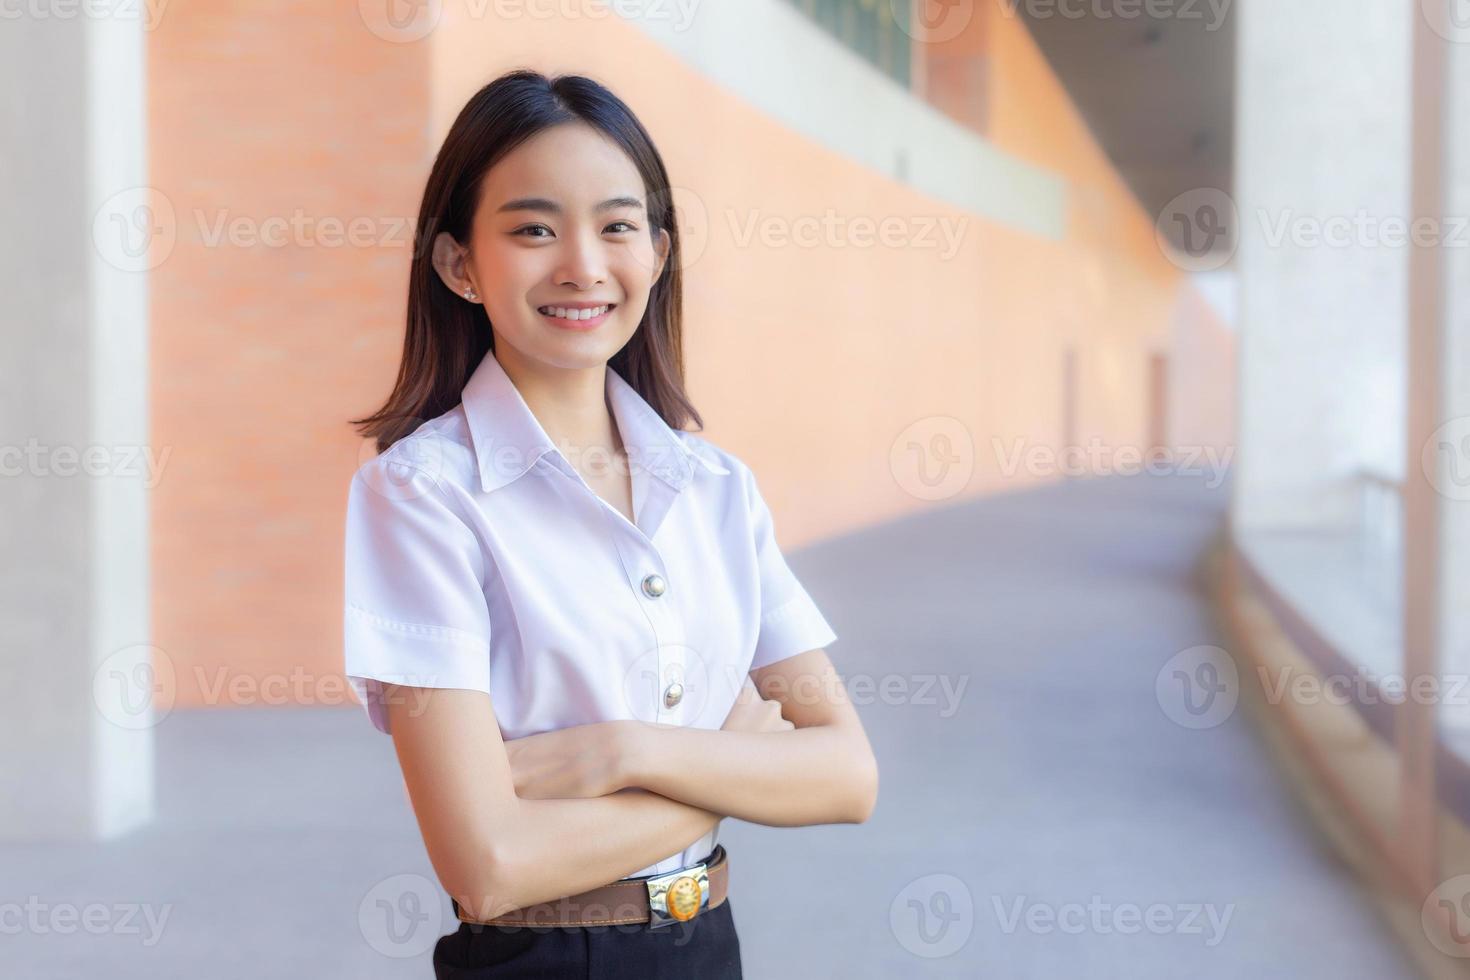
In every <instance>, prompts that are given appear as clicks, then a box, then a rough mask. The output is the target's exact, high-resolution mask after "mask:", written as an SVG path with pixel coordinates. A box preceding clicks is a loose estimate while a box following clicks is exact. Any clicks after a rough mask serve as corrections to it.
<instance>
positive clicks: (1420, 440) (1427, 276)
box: [1396, 0, 1470, 890]
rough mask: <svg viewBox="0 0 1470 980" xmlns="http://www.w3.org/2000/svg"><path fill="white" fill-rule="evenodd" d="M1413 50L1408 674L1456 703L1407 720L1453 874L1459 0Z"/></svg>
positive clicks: (1467, 54) (1426, 837) (1465, 199)
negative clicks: (1443, 767)
mask: <svg viewBox="0 0 1470 980" xmlns="http://www.w3.org/2000/svg"><path fill="white" fill-rule="evenodd" d="M1420 6H1421V11H1420V17H1419V19H1418V22H1417V24H1416V32H1415V37H1414V69H1415V71H1414V78H1415V89H1414V117H1413V118H1414V128H1413V133H1414V157H1413V159H1414V167H1413V205H1412V206H1413V214H1414V216H1415V218H1416V220H1418V221H1421V222H1424V232H1423V238H1422V240H1421V241H1417V242H1416V243H1415V246H1414V247H1413V248H1412V249H1411V251H1410V278H1409V286H1410V289H1409V298H1408V308H1409V314H1410V315H1409V343H1408V354H1409V359H1408V365H1409V375H1410V377H1411V378H1412V379H1413V383H1412V384H1411V385H1410V387H1409V406H1408V447H1407V452H1406V460H1405V467H1406V471H1407V472H1406V477H1405V481H1404V527H1405V535H1404V581H1403V607H1404V623H1403V638H1404V662H1405V663H1404V668H1405V674H1406V675H1408V676H1409V677H1410V678H1413V677H1415V676H1431V677H1433V676H1437V677H1439V678H1440V679H1441V680H1442V681H1443V682H1444V684H1443V686H1442V687H1441V688H1440V691H1441V692H1442V694H1443V696H1442V697H1439V698H1436V699H1434V700H1433V701H1432V702H1429V703H1425V702H1423V701H1420V700H1415V699H1409V700H1407V701H1406V702H1405V703H1404V704H1403V705H1402V706H1400V708H1399V709H1398V724H1397V726H1396V733H1397V735H1398V743H1399V754H1400V757H1401V759H1402V761H1403V778H1402V803H1401V809H1402V813H1403V820H1402V825H1401V828H1400V834H1399V839H1400V843H1401V846H1402V847H1403V848H1404V852H1405V853H1404V858H1405V862H1406V864H1407V865H1408V866H1409V867H1410V869H1411V871H1412V872H1413V873H1414V875H1415V877H1416V879H1417V880H1418V881H1419V882H1420V883H1421V885H1422V886H1424V887H1425V888H1426V890H1427V889H1428V888H1429V887H1432V885H1433V883H1434V882H1435V881H1436V880H1437V879H1438V878H1439V877H1440V875H1441V874H1442V871H1441V868H1440V866H1439V865H1440V862H1439V855H1438V849H1437V847H1436V836H1437V831H1438V827H1439V821H1438V818H1437V809H1436V807H1435V805H1434V803H1435V799H1436V773H1435V749H1436V746H1437V744H1438V743H1439V741H1440V740H1441V738H1443V739H1445V740H1446V741H1447V742H1448V744H1449V747H1450V748H1451V750H1453V751H1458V752H1461V753H1465V752H1466V751H1467V747H1470V706H1467V704H1466V703H1465V701H1466V697H1467V694H1466V692H1465V691H1464V690H1463V689H1462V688H1461V687H1460V686H1459V685H1460V684H1461V682H1462V679H1463V678H1465V677H1467V675H1470V229H1467V227H1465V224H1464V223H1465V221H1466V216H1470V117H1467V113H1470V89H1467V86H1470V21H1467V20H1465V19H1464V18H1463V16H1461V17H1459V18H1458V19H1457V17H1456V14H1457V13H1458V12H1459V11H1460V10H1461V9H1462V7H1463V4H1461V3H1459V2H1458V0H1423V3H1422V5H1420Z"/></svg>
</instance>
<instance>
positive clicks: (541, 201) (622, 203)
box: [496, 197, 643, 214]
mask: <svg viewBox="0 0 1470 980" xmlns="http://www.w3.org/2000/svg"><path fill="white" fill-rule="evenodd" d="M619 208H636V209H637V210H639V211H641V210H643V202H642V201H641V200H639V199H638V198H636V197H610V198H608V199H607V200H606V201H603V202H602V203H601V204H599V205H597V206H596V207H595V208H593V210H594V211H616V210H618V209H619ZM505 211H545V212H547V213H549V214H561V213H562V206H561V205H560V204H558V203H556V202H555V201H553V200H551V199H550V198H545V197H518V198H516V199H515V200H513V201H506V202H505V203H504V204H502V205H501V206H500V207H498V208H496V213H497V214H498V213H502V212H505Z"/></svg>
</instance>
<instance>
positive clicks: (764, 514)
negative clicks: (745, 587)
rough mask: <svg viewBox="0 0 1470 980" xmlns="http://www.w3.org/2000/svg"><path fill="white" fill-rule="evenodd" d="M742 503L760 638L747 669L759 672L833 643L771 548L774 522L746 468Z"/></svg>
mask: <svg viewBox="0 0 1470 980" xmlns="http://www.w3.org/2000/svg"><path fill="white" fill-rule="evenodd" d="M742 469H743V470H744V472H745V473H746V500H747V503H748V505H749V508H750V524H751V529H752V532H753V533H754V535H755V554H756V565H757V567H758V569H759V571H760V604H761V618H760V635H759V636H758V637H757V639H756V644H755V656H754V657H753V658H752V659H751V663H750V669H751V670H754V669H755V668H757V667H764V666H766V665H767V664H773V663H775V662H776V661H778V660H785V659H786V658H787V657H794V656H796V655H797V654H798V653H806V652H807V651H808V650H818V649H821V648H823V647H825V646H827V645H828V644H830V643H832V642H833V641H834V640H836V639H837V634H836V633H835V632H833V630H832V627H831V626H830V625H829V624H828V623H827V620H826V619H825V618H824V617H823V616H822V612H821V610H820V609H818V608H817V604H816V603H815V602H814V601H812V597H811V595H809V594H808V593H807V590H806V589H805V588H804V587H803V586H802V584H801V582H800V580H798V579H797V577H796V575H795V573H793V572H792V571H791V568H790V566H789V565H787V564H786V558H785V556H784V555H782V554H781V548H780V547H779V546H778V545H777V543H776V528H775V522H774V520H773V519H772V517H771V510H770V508H769V507H767V506H766V501H765V498H764V497H762V496H761V492H760V487H759V486H757V484H756V480H755V474H754V473H752V472H751V471H750V469H749V468H748V467H742Z"/></svg>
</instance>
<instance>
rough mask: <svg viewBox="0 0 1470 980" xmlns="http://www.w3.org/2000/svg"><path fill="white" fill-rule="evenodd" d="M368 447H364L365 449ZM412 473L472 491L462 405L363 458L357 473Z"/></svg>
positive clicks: (471, 462) (473, 473) (471, 463)
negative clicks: (378, 451) (374, 453)
mask: <svg viewBox="0 0 1470 980" xmlns="http://www.w3.org/2000/svg"><path fill="white" fill-rule="evenodd" d="M367 451H368V450H364V452H367ZM406 473H411V474H413V475H414V476H415V477H416V478H417V479H419V480H424V481H430V482H434V483H440V484H446V483H447V484H450V485H453V486H456V487H461V488H463V489H466V490H471V489H473V488H474V487H475V485H476V480H477V469H476V466H475V458H474V450H473V448H472V445H471V443H470V435H469V425H468V422H467V420H466V418H465V414H464V408H463V405H456V406H455V407H454V408H452V409H450V410H449V411H447V412H445V413H444V414H443V415H440V416H438V417H437V418H432V419H428V420H426V421H424V422H421V423H420V424H419V425H418V426H417V427H415V428H414V429H413V430H412V431H411V432H409V433H407V434H406V435H403V436H400V437H399V438H398V439H397V441H395V442H394V443H393V445H391V446H389V447H388V448H387V449H385V450H383V451H382V452H381V453H378V454H377V455H376V456H372V457H370V458H367V459H364V460H362V461H361V465H360V466H359V468H358V475H360V476H372V477H383V476H385V475H387V474H395V475H398V478H399V479H401V478H402V474H406Z"/></svg>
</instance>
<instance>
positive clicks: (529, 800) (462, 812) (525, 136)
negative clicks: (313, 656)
mask: <svg viewBox="0 0 1470 980" xmlns="http://www.w3.org/2000/svg"><path fill="white" fill-rule="evenodd" d="M417 241H418V243H419V246H420V247H419V249H418V251H417V252H416V253H415V255H414V256H413V260H412V268H411V272H410V282H409V298H408V328H407V337H406V339H405V343H404V349H403V360H402V363H401V364H400V366H399V370H398V378H397V382H396V384H395V385H394V388H393V391H392V393H391V395H390V396H389V398H388V401H387V404H386V405H384V406H383V408H382V409H381V410H379V411H378V412H377V413H375V414H374V415H372V416H370V417H369V418H366V419H360V420H356V424H357V425H359V426H361V427H362V431H363V432H364V434H365V435H367V436H370V437H374V438H375V439H376V444H377V447H378V449H379V451H380V455H378V456H376V457H375V458H374V459H372V460H371V461H369V462H367V463H366V464H364V465H363V466H362V467H361V468H360V469H359V471H358V472H357V474H356V475H355V477H354V479H353V482H352V485H351V489H350V491H349V496H348V506H347V536H346V569H345V571H346V589H345V592H346V596H345V600H346V605H345V611H344V628H345V634H346V635H345V640H346V650H345V652H346V674H347V675H348V677H349V678H350V679H351V681H352V684H353V687H354V690H355V691H356V693H357V694H358V697H359V699H360V700H361V701H362V702H363V704H364V705H365V706H366V708H367V712H368V716H369V717H370V718H371V719H372V721H373V723H374V725H376V726H377V728H378V729H379V730H381V731H384V732H387V733H390V734H391V735H392V737H393V741H394V747H395V749H396V752H397V755H398V761H399V764H400V766H401V768H402V772H403V777H404V780H405V783H406V785H407V789H408V792H409V796H410V799H411V801H412V804H413V810H414V814H415V816H416V818H417V820H418V823H419V827H420V829H421V831H422V833H423V837H424V844H425V846H426V848H427V851H428V854H429V858H430V860H431V862H432V864H433V866H434V870H435V872H436V873H437V875H438V877H439V880H440V883H441V884H442V885H443V887H444V888H445V889H446V891H448V892H449V894H450V896H451V897H452V899H453V908H454V910H455V913H456V915H457V916H458V918H459V919H460V925H459V928H458V930H457V931H456V932H454V933H452V934H449V935H445V936H442V937H441V938H440V939H439V940H438V943H437V945H436V947H435V950H434V967H435V971H436V975H437V976H438V977H440V978H444V977H461V978H462V977H491V976H493V977H516V976H533V975H534V976H558V977H579V976H581V977H622V976H627V977H640V978H645V977H651V976H675V975H678V976H687V977H694V976H698V977H701V978H713V977H738V976H740V949H739V941H738V939H737V936H736V933H735V925H734V919H733V917H732V912H731V902H730V898H729V881H730V879H729V863H730V859H729V855H728V854H727V853H726V852H725V849H724V847H723V846H722V845H719V844H718V843H717V835H718V829H719V825H720V820H721V819H722V818H723V817H726V816H731V817H737V818H739V819H742V820H749V821H753V822H756V823H762V824H767V825H772V826H788V827H791V826H802V825H810V824H822V823H857V822H862V821H864V820H866V819H867V817H868V815H869V813H870V812H871V810H872V807H873V805H874V802H875V799H876V795H877V783H878V778H877V766H876V764H875V762H874V758H873V754H872V751H871V749H870V747H869V744H868V740H867V737H866V735H865V734H864V732H863V729H862V726H861V724H860V723H859V721H858V718H857V715H856V712H855V711H854V710H853V708H852V706H851V704H850V703H849V702H848V700H847V699H846V697H845V695H844V691H843V687H842V684H841V681H840V680H839V679H838V677H837V675H836V673H835V671H834V669H833V667H832V664H831V662H830V661H829V659H828V657H827V654H826V652H825V650H824V649H823V648H824V647H825V646H826V645H827V644H829V643H830V642H832V641H833V640H834V639H836V634H835V633H834V632H833V631H832V629H831V627H830V626H829V625H828V623H827V621H826V620H825V619H824V618H823V616H822V614H821V612H819V611H818V609H817V607H816V605H815V604H814V603H813V601H812V599H811V597H810V595H809V594H808V593H807V592H806V590H805V589H804V588H803V587H802V585H801V583H800V582H799V581H798V580H797V578H796V577H795V576H794V575H793V574H792V572H791V570H790V568H789V567H788V566H787V564H786V561H785V559H784V558H783V557H782V554H781V551H780V549H779V548H778V547H777V543H776V538H775V533H774V528H773V525H772V521H771V513H770V510H769V508H768V507H767V505H766V503H765V501H764V499H763V498H762V496H761V494H760V491H759V489H758V487H757V485H756V481H755V478H754V476H753V475H752V473H751V471H750V469H749V468H748V467H747V466H746V465H745V464H744V463H742V462H741V461H740V460H739V459H738V458H736V457H735V456H734V455H732V454H731V453H729V452H728V451H726V450H724V449H721V448H719V447H717V446H715V445H714V444H713V443H711V442H709V441H708V440H706V439H704V438H703V437H701V436H698V435H695V434H694V433H692V432H688V431H684V428H683V427H684V425H685V424H686V423H687V422H690V421H693V422H695V423H697V424H699V425H700V426H701V427H702V425H703V422H702V420H700V418H699V415H698V413H697V412H695V410H694V408H693V406H692V405H691V404H690V402H689V399H688V397H687V396H686V394H685V392H684V389H683V364H682V330H681V313H680V304H681V277H680V267H679V266H680V260H679V228H678V223H677V221H676V217H675V214H674V210H673V207H672V204H671V201H670V193H669V179H668V175H667V173H666V172H665V169H664V165H663V161H662V159H661V158H660V156H659V154H658V152H657V150H656V149H655V148H654V146H653V144H652V142H651V140H650V139H649V136H648V134H647V132H645V131H644V128H643V126H642V125H641V124H640V123H639V121H638V120H637V119H636V118H635V116H634V115H633V113H632V112H631V111H630V110H629V108H628V107H627V106H626V105H624V104H623V103H622V102H621V101H620V100H619V99H618V98H617V97H616V96H614V95H613V94H612V93H611V92H609V91H608V90H607V89H606V88H604V87H602V86H601V85H599V84H598V83H596V82H594V81H592V80H590V79H587V78H584V77H580V76H561V77H558V78H555V79H550V78H547V77H545V76H543V75H540V74H537V73H535V72H530V71H517V72H512V73H509V74H507V75H505V76H503V77H501V78H499V79H497V80H496V81H494V82H493V83H491V84H490V85H487V86H486V87H485V88H483V89H482V90H480V91H479V92H478V93H476V94H475V96H474V97H473V98H472V99H470V101H469V103H468V104H467V105H466V106H465V107H464V109H463V110H462V111H461V113H460V114H459V117H458V118H457V119H456V120H455V122H454V125H453V126H452V128H451V129H450V132H449V134H448V136H447V137H446V138H445V141H444V145H443V147H442V148H441V149H440V151H439V154H438V157H437V159H436V160H435V162H434V166H433V170H432V172H431V173H430V175H429V179H428V186H427V188H426V190H425V192H424V198H423V204H422V208H421V210H420V214H419V222H418V238H417ZM779 354H780V352H779V351H767V352H763V355H762V356H763V357H777V356H779ZM750 383H751V388H752V391H753V392H756V391H759V385H760V381H759V379H750ZM793 884H794V883H793Z"/></svg>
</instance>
